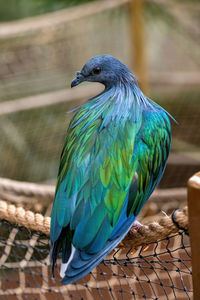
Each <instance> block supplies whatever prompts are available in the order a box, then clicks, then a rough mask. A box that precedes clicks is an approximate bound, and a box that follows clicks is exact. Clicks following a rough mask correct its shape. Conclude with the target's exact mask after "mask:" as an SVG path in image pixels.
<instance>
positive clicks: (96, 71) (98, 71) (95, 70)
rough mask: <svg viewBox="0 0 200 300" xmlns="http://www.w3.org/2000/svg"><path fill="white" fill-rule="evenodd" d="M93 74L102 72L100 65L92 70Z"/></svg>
mask: <svg viewBox="0 0 200 300" xmlns="http://www.w3.org/2000/svg"><path fill="white" fill-rule="evenodd" d="M92 72H93V74H95V75H98V74H99V73H101V69H100V68H99V67H96V68H94V69H93V70H92Z"/></svg>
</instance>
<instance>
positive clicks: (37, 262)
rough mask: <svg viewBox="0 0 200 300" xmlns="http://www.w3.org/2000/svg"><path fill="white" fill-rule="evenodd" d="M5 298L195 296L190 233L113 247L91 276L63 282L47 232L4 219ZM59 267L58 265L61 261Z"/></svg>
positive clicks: (0, 239)
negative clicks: (52, 262)
mask: <svg viewBox="0 0 200 300" xmlns="http://www.w3.org/2000/svg"><path fill="white" fill-rule="evenodd" d="M0 264H1V273H0V274H1V276H0V284H1V291H0V299H2V300H3V299H4V300H6V299H8V300H10V299H12V300H15V299H16V300H18V299H27V300H28V299H42V300H43V299H48V300H49V299H55V298H56V299H80V300H86V299H87V300H88V299H124V300H126V299H159V300H160V299H172V298H173V299H183V300H184V299H191V297H192V276H191V274H192V273H191V256H190V243H189V239H188V236H187V235H185V234H184V233H183V232H179V233H177V234H174V235H171V236H169V237H167V238H166V239H162V240H159V241H157V242H155V243H150V244H148V245H144V246H140V247H138V248H137V249H122V250H120V249H118V250H115V251H113V252H112V253H111V254H110V255H109V256H108V257H107V258H106V260H104V261H103V262H102V263H101V264H100V265H99V266H98V267H97V268H95V269H94V270H93V271H92V272H91V273H90V274H89V275H87V276H86V277H84V278H83V279H81V280H78V281H77V282H76V283H74V284H70V285H67V286H63V285H61V284H60V277H59V275H58V272H56V276H55V279H53V278H52V277H51V268H50V265H49V242H48V237H47V236H45V235H44V234H41V233H39V232H33V231H30V230H28V229H26V228H25V227H19V226H16V225H13V224H11V223H8V222H7V221H2V220H1V221H0ZM57 268H59V263H58V266H57Z"/></svg>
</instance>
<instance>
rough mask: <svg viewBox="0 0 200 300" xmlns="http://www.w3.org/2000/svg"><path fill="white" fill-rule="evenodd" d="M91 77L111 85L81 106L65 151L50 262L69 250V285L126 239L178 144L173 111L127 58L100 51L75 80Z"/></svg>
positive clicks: (64, 257)
mask: <svg viewBox="0 0 200 300" xmlns="http://www.w3.org/2000/svg"><path fill="white" fill-rule="evenodd" d="M109 64H110V65H109ZM113 64H114V65H113ZM108 67H109V71H108V69H106V68H108ZM99 69H100V72H99ZM113 69H114V70H113ZM91 70H92V73H91ZM95 70H96V72H95ZM110 70H111V71H112V74H114V76H112V74H111V72H110ZM97 71H98V72H99V73H98V72H97ZM104 71H105V74H106V75H107V74H108V73H109V72H110V76H109V78H108V79H106V80H105V79H104V78H105V77H106V75H105V74H103V73H104ZM115 73H117V75H116V74H115ZM80 74H81V75H80ZM102 78H103V79H102ZM84 80H88V81H99V82H102V83H103V84H104V85H105V87H106V88H105V90H104V91H103V92H102V93H101V94H100V95H97V96H96V97H94V98H92V99H90V100H89V101H87V102H86V103H85V104H83V105H82V106H80V107H78V108H77V109H76V113H75V115H74V117H73V118H72V120H71V122H70V125H69V128H68V130H67V135H66V141H65V145H64V148H63V151H62V154H61V160H60V168H59V174H58V179H57V185H56V193H55V199H54V204H53V209H52V215H51V260H52V263H53V267H54V264H55V261H56V258H57V255H58V252H59V251H60V249H62V261H63V265H62V270H61V273H62V274H61V275H62V276H63V280H62V282H63V283H64V284H67V283H71V282H73V281H75V280H77V279H79V278H81V277H82V276H84V275H85V274H87V273H88V272H90V271H91V270H92V269H93V268H94V267H95V266H96V265H97V264H98V263H99V262H100V261H101V260H102V259H103V258H104V257H105V256H106V255H107V254H108V253H109V252H110V251H111V250H112V249H113V248H114V247H115V246H116V245H117V244H118V243H119V242H120V241H121V240H122V239H123V237H124V236H125V235H126V233H127V232H128V230H129V229H130V227H131V226H132V224H133V222H134V221H135V219H136V217H137V216H138V214H139V212H140V210H141V208H142V207H143V205H144V203H145V202H146V200H147V199H148V198H149V196H150V195H151V193H152V192H153V190H154V189H155V187H156V185H157V184H158V182H159V181H160V179H161V177H162V174H163V171H164V169H165V165H166V161H167V157H168V154H169V150H170V144H171V128H170V121H169V117H168V116H169V114H168V113H167V112H166V111H165V110H164V109H162V108H161V107H160V106H158V105H157V104H156V103H154V102H153V101H151V100H150V99H148V98H146V97H145V96H144V94H143V93H142V92H141V90H140V89H139V87H138V85H137V82H136V80H135V77H134V75H133V74H132V73H131V72H130V71H129V70H128V68H127V67H126V66H125V65H123V64H122V63H121V62H119V61H118V60H116V59H115V58H113V57H111V56H108V55H103V56H97V57H94V58H93V59H91V60H90V61H89V62H88V63H87V64H86V65H85V66H84V67H83V69H82V71H81V73H80V72H78V73H77V78H76V79H75V80H74V82H75V83H74V85H77V84H78V83H80V82H81V81H84ZM103 80H104V81H103Z"/></svg>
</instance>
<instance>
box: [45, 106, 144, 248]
mask: <svg viewBox="0 0 200 300" xmlns="http://www.w3.org/2000/svg"><path fill="white" fill-rule="evenodd" d="M91 113H92V112H91ZM85 114H87V111H84V110H83V109H82V110H80V111H79V112H78V113H77V114H76V115H75V117H74V119H73V120H72V122H71V124H70V126H69V129H68V132H67V138H66V143H65V146H64V149H63V152H62V155H61V161H60V168H59V175H58V180H57V187H56V195H55V199H54V204H53V209H52V216H51V218H52V220H51V241H52V242H55V241H56V240H57V239H58V237H59V235H60V233H61V231H62V228H63V227H66V226H68V225H70V229H71V231H72V232H73V244H74V245H75V246H76V247H78V248H82V247H85V246H86V245H88V244H89V243H90V242H91V241H92V240H93V239H94V237H95V236H96V235H97V233H98V232H100V231H101V230H103V231H107V233H106V234H105V240H106V238H108V235H109V233H110V232H111V231H112V229H113V227H114V226H115V224H116V222H117V220H118V218H119V215H120V212H121V209H122V206H123V203H124V199H125V198H126V195H127V193H128V189H129V186H130V183H131V181H132V178H133V176H134V173H135V171H136V168H137V161H135V163H132V155H133V151H134V142H135V136H136V134H137V133H138V131H139V129H140V126H141V118H140V120H139V121H138V122H133V121H131V120H128V121H126V122H124V123H122V124H118V126H117V125H116V124H115V122H111V123H110V124H109V125H108V126H107V127H105V128H102V129H101V130H100V131H99V128H101V127H102V126H101V124H102V118H97V119H95V120H94V121H92V122H88V121H87V120H88V119H89V120H90V116H89V118H85V119H84V118H83V120H82V121H81V122H80V123H78V125H75V124H76V123H77V121H78V120H80V119H81V118H82V116H83V115H85ZM103 228H105V229H103ZM82 234H83V235H84V239H80V236H82ZM102 243H103V241H102Z"/></svg>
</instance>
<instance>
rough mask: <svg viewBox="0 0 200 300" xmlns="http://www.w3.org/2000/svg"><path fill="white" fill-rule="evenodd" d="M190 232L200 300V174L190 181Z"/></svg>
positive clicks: (195, 277)
mask: <svg viewBox="0 0 200 300" xmlns="http://www.w3.org/2000/svg"><path fill="white" fill-rule="evenodd" d="M188 212H189V232H190V244H191V254H192V280H193V289H194V298H193V299H194V300H199V299H200V172H198V173H196V174H195V175H194V176H192V177H191V178H190V179H189V181H188Z"/></svg>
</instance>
